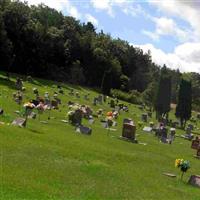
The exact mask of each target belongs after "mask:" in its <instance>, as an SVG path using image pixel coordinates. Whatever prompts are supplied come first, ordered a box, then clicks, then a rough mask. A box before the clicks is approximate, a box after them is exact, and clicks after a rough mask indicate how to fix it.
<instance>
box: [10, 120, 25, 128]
mask: <svg viewBox="0 0 200 200" xmlns="http://www.w3.org/2000/svg"><path fill="white" fill-rule="evenodd" d="M12 125H15V126H20V127H25V126H26V119H24V118H17V119H15V120H14V121H13V122H12Z"/></svg>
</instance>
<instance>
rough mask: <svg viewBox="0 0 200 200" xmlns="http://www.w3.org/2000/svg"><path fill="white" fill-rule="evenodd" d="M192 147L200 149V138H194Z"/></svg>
mask: <svg viewBox="0 0 200 200" xmlns="http://www.w3.org/2000/svg"><path fill="white" fill-rule="evenodd" d="M191 148H192V149H196V150H198V149H200V138H198V137H196V139H195V140H192V145H191Z"/></svg>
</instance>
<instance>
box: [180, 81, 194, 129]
mask: <svg viewBox="0 0 200 200" xmlns="http://www.w3.org/2000/svg"><path fill="white" fill-rule="evenodd" d="M191 105H192V86H191V82H189V81H187V80H184V79H182V80H181V83H180V89H179V94H178V104H177V107H176V117H177V118H179V119H180V122H181V126H184V127H185V124H186V121H187V120H189V119H190V117H191V114H192V107H191Z"/></svg>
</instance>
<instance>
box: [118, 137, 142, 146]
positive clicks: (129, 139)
mask: <svg viewBox="0 0 200 200" xmlns="http://www.w3.org/2000/svg"><path fill="white" fill-rule="evenodd" d="M119 139H120V140H124V141H127V142H132V143H136V144H137V143H138V141H137V140H136V139H131V138H126V137H123V136H119Z"/></svg>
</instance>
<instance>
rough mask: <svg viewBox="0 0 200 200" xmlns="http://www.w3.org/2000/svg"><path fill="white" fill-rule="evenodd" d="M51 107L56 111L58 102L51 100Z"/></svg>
mask: <svg viewBox="0 0 200 200" xmlns="http://www.w3.org/2000/svg"><path fill="white" fill-rule="evenodd" d="M51 107H52V108H53V109H58V102H57V101H55V100H52V101H51Z"/></svg>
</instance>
